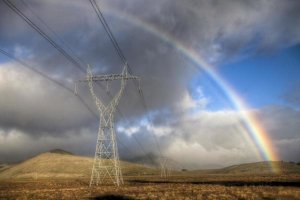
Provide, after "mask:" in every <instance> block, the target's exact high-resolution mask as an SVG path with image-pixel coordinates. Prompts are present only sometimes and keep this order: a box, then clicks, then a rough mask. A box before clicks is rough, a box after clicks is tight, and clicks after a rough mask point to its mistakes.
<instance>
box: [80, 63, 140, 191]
mask: <svg viewBox="0 0 300 200" xmlns="http://www.w3.org/2000/svg"><path fill="white" fill-rule="evenodd" d="M129 79H135V80H139V77H137V76H132V75H130V74H129V73H128V71H127V65H125V66H124V68H123V71H122V73H121V74H111V75H95V76H93V75H92V71H91V69H90V67H89V66H88V68H87V76H86V78H85V79H84V80H80V82H88V86H89V90H90V93H91V94H92V97H93V99H94V101H95V103H96V106H97V108H98V111H99V115H100V125H99V130H98V138H97V145H96V152H95V158H94V164H93V169H92V175H91V180H90V187H91V186H93V185H99V184H103V183H107V182H110V181H111V182H113V183H114V184H115V185H117V186H119V185H120V184H123V177H122V172H121V167H120V162H119V154H118V146H117V141H116V133H115V127H114V113H115V111H116V109H117V106H118V104H119V101H120V99H121V96H122V94H123V92H124V89H125V86H126V82H127V80H129ZM114 80H120V81H121V87H120V90H119V91H118V92H117V94H116V95H115V96H114V97H112V99H111V101H110V102H109V103H108V104H107V105H104V103H103V102H102V101H101V100H100V99H99V98H98V96H97V95H96V94H95V91H94V87H93V82H97V81H105V82H108V81H114Z"/></svg>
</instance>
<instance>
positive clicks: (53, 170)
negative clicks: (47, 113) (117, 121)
mask: <svg viewBox="0 0 300 200" xmlns="http://www.w3.org/2000/svg"><path fill="white" fill-rule="evenodd" d="M93 160H94V159H93V158H91V157H83V156H76V155H71V154H68V153H65V152H62V151H58V152H56V151H55V152H54V153H53V151H52V153H50V152H46V153H42V154H40V155H38V156H35V157H33V158H31V159H28V160H26V161H24V162H21V163H19V164H16V165H14V166H11V167H9V168H7V169H6V170H4V171H2V172H0V179H27V178H30V179H31V178H89V177H90V175H91V170H92V165H93ZM121 166H122V172H123V174H124V175H141V174H142V173H143V174H149V175H150V174H154V173H156V174H157V173H158V172H157V170H155V169H152V168H150V167H147V166H143V165H139V164H133V163H129V162H124V161H121Z"/></svg>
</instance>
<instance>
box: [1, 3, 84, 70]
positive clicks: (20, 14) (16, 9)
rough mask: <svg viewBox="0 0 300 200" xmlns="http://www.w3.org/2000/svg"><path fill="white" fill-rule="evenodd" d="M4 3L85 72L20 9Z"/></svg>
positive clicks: (80, 67) (80, 68) (79, 66)
mask: <svg viewBox="0 0 300 200" xmlns="http://www.w3.org/2000/svg"><path fill="white" fill-rule="evenodd" d="M3 2H4V3H5V4H6V5H7V6H8V7H9V8H10V9H11V10H12V11H13V12H15V13H16V14H17V15H18V16H20V17H21V18H22V19H23V20H24V21H25V22H26V23H27V24H28V25H29V26H30V27H32V28H33V29H34V30H36V31H37V33H38V34H39V35H41V36H42V37H43V38H44V39H46V40H47V41H48V42H49V43H50V44H51V45H52V46H53V47H54V48H55V49H57V50H58V51H59V52H60V53H61V54H62V55H63V56H64V57H66V58H67V59H68V60H69V61H70V62H71V63H73V64H74V65H75V66H76V67H77V68H78V69H79V70H80V71H82V72H85V70H84V69H83V68H82V66H81V65H80V63H78V62H77V61H76V60H75V59H74V58H73V57H72V56H71V55H70V54H68V53H67V52H66V51H65V50H64V49H63V48H61V47H60V46H59V45H58V44H57V43H56V42H55V41H54V40H52V39H51V37H49V36H48V35H47V34H46V33H45V32H44V31H43V30H42V29H40V28H39V27H38V26H37V25H36V24H35V23H34V22H32V21H31V20H30V19H29V18H28V17H27V16H26V15H25V14H24V13H23V12H22V11H21V10H20V9H18V8H17V7H16V6H15V5H14V4H13V3H11V1H10V0H3Z"/></svg>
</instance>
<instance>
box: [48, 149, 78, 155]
mask: <svg viewBox="0 0 300 200" xmlns="http://www.w3.org/2000/svg"><path fill="white" fill-rule="evenodd" d="M49 153H57V154H64V155H74V154H73V153H71V152H68V151H65V150H62V149H52V150H50V151H49Z"/></svg>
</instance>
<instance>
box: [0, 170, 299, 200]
mask: <svg viewBox="0 0 300 200" xmlns="http://www.w3.org/2000/svg"><path fill="white" fill-rule="evenodd" d="M124 178H125V184H124V185H123V186H121V187H119V188H118V187H115V186H113V185H101V186H98V187H93V188H92V189H90V188H89V187H88V180H87V179H83V180H79V179H77V180H76V179H51V180H50V179H41V180H39V179H38V180H14V181H8V180H6V181H1V182H0V199H282V200H285V199H300V187H299V186H300V185H299V180H300V177H299V175H284V176H282V175H281V176H274V175H273V176H264V177H261V176H228V175H227V176H226V175H220V174H218V175H213V174H210V175H201V176H199V175H198V176H176V177H169V178H168V179H161V178H158V177H153V176H151V177H124Z"/></svg>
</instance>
